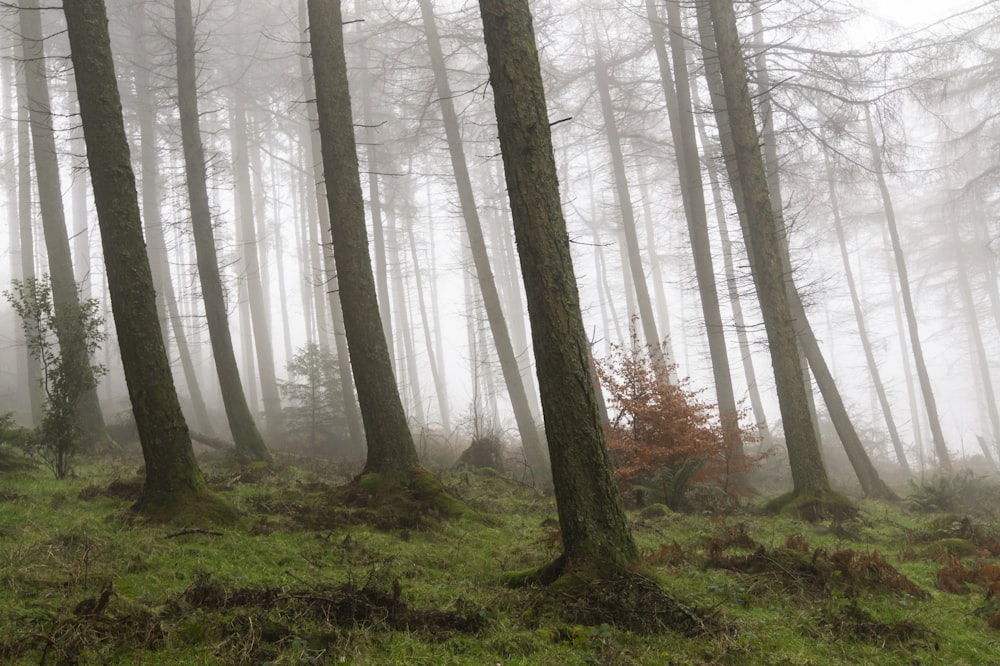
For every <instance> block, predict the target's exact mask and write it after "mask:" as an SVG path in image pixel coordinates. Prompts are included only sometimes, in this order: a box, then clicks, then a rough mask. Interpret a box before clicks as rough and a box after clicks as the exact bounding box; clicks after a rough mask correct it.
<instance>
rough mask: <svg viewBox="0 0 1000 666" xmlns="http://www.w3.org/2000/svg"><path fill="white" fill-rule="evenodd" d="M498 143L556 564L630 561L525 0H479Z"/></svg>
mask: <svg viewBox="0 0 1000 666" xmlns="http://www.w3.org/2000/svg"><path fill="white" fill-rule="evenodd" d="M480 11H481V14H482V18H483V26H484V34H485V39H486V52H487V56H488V62H489V68H490V82H491V84H492V86H493V100H494V105H495V107H496V115H497V125H498V130H499V135H500V148H501V152H502V155H503V161H504V168H505V173H506V180H507V191H508V192H509V196H510V206H511V213H512V215H513V220H514V234H515V237H516V239H517V248H518V254H519V255H520V260H521V275H522V276H523V279H524V287H525V294H526V296H527V301H528V317H529V320H530V322H531V337H532V342H533V345H534V349H535V359H536V361H537V366H536V367H537V373H538V386H539V389H540V391H541V399H542V411H543V413H544V417H545V432H546V435H547V440H548V446H549V454H550V457H551V461H552V478H553V483H554V488H555V495H556V506H557V510H558V513H559V525H560V528H561V533H562V542H563V556H562V557H561V558H560V560H559V561H557V564H556V566H555V567H554V570H553V571H552V573H555V574H556V575H558V574H559V573H561V571H560V568H561V567H565V568H574V567H587V568H593V569H595V570H596V571H598V572H599V573H600V574H602V575H605V576H613V575H614V574H615V573H616V572H615V569H622V568H627V567H632V566H635V565H636V564H637V563H638V562H639V552H638V549H637V547H636V545H635V542H634V541H633V539H632V534H631V532H630V531H629V527H628V523H627V521H626V520H625V512H624V510H623V508H622V502H621V497H620V496H619V494H618V489H617V487H616V486H615V482H614V479H613V478H612V475H611V463H610V460H609V459H608V453H607V449H606V448H605V442H604V433H603V431H602V430H601V423H600V416H599V413H598V407H597V399H596V396H595V393H594V388H593V383H592V382H591V376H590V362H589V357H590V354H589V350H590V344H589V342H588V341H587V337H586V334H585V332H584V329H583V318H582V315H581V313H580V296H579V292H578V290H577V285H576V277H575V275H574V273H573V261H572V257H571V254H570V246H569V235H568V233H567V230H566V223H565V220H564V219H563V214H562V209H561V204H560V197H559V183H558V179H557V177H556V166H555V160H554V157H553V153H552V138H551V133H550V130H549V119H548V115H547V112H546V106H545V94H544V91H543V89H542V78H541V70H540V67H539V63H538V53H537V51H536V47H535V39H534V30H533V28H532V25H531V14H530V11H529V9H528V3H527V1H526V0H520V1H515V0H481V2H480Z"/></svg>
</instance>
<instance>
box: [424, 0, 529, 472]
mask: <svg viewBox="0 0 1000 666" xmlns="http://www.w3.org/2000/svg"><path fill="white" fill-rule="evenodd" d="M419 3H420V11H421V14H422V16H423V21H424V32H425V33H426V35H427V48H428V50H429V51H430V57H431V63H432V65H433V68H434V81H435V84H436V87H437V93H438V98H439V102H440V106H441V116H442V119H443V121H444V128H445V134H446V135H447V140H448V152H449V154H450V155H451V166H452V170H453V171H454V174H455V185H456V189H457V190H458V199H459V203H460V205H461V208H462V219H463V220H464V222H465V230H466V233H467V235H468V239H469V246H470V252H471V254H472V262H473V264H474V266H475V269H476V281H477V282H478V284H479V289H480V292H481V294H482V298H483V307H484V308H485V310H486V319H487V322H488V323H489V326H490V332H491V333H492V335H493V344H494V346H495V348H496V352H497V358H498V360H499V362H500V371H501V373H502V374H503V378H504V383H505V384H506V387H507V395H508V396H509V397H510V402H511V408H512V409H513V411H514V420H515V421H516V423H517V431H518V434H519V435H520V437H521V446H522V447H524V455H525V458H526V460H527V463H528V465H529V466H530V467H531V468H532V469H534V470H535V471H536V473H538V472H540V470H543V469H545V468H546V467H547V463H546V461H545V457H544V454H543V453H542V443H541V440H540V439H539V437H538V428H537V426H536V424H535V420H534V419H533V418H532V416H531V406H530V404H531V403H530V402H529V401H528V393H527V391H526V390H525V388H524V381H523V380H522V379H521V369H520V367H519V366H518V363H517V355H516V354H514V345H513V344H512V343H511V341H510V331H509V329H508V328H507V322H506V320H505V318H504V313H503V307H502V306H501V304H500V294H499V292H498V291H497V285H496V280H495V279H494V277H493V269H492V268H491V266H490V258H489V254H488V252H487V251H486V239H485V238H484V237H483V227H482V224H481V222H480V221H479V211H478V210H477V208H476V200H475V194H474V193H473V190H472V180H471V178H470V176H469V169H468V165H467V164H466V161H465V153H464V151H463V148H462V137H461V132H460V130H459V126H458V115H457V114H456V113H455V104H454V102H453V96H452V94H451V86H450V85H449V83H448V76H447V73H446V70H445V62H444V55H443V54H442V52H441V40H440V37H439V36H438V31H437V25H436V24H435V21H434V14H433V10H432V8H431V3H430V0H419Z"/></svg>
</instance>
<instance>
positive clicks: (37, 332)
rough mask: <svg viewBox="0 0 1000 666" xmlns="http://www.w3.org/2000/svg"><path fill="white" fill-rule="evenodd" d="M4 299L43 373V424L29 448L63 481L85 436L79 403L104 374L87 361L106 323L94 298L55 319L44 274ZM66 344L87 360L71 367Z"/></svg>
mask: <svg viewBox="0 0 1000 666" xmlns="http://www.w3.org/2000/svg"><path fill="white" fill-rule="evenodd" d="M4 296H5V297H6V298H7V300H8V301H9V302H10V304H11V306H12V307H13V308H14V311H15V312H17V315H18V317H19V318H20V320H21V327H22V329H23V330H24V338H25V342H26V344H27V347H28V353H29V354H31V355H32V357H34V358H35V359H37V360H38V362H39V364H40V365H41V369H42V377H41V383H42V390H43V393H44V405H43V407H42V421H41V423H40V424H39V425H38V427H37V428H35V431H34V435H33V437H32V438H31V441H30V445H29V448H30V449H31V451H32V452H33V453H34V454H35V455H38V456H39V457H40V458H41V459H42V460H43V461H44V462H45V463H46V464H47V465H48V466H49V468H50V469H52V472H53V473H54V474H55V475H56V478H59V479H64V478H66V477H67V476H68V475H69V473H70V471H71V469H72V461H73V458H74V457H75V456H76V454H77V453H78V452H79V449H80V441H81V437H82V434H83V433H82V429H81V427H80V424H79V419H78V418H77V403H78V401H79V400H80V397H81V396H82V395H83V394H84V393H85V392H86V391H88V390H90V389H92V388H94V386H95V384H96V382H97V379H98V378H99V377H101V376H103V375H104V373H105V371H106V370H105V368H104V366H103V365H100V364H96V363H92V362H91V361H90V360H89V359H92V358H93V357H94V354H95V353H96V352H97V351H98V349H100V346H101V343H102V342H103V341H104V339H105V337H106V336H105V334H104V331H103V326H104V320H103V319H102V318H101V316H100V315H99V314H98V312H99V303H98V301H97V300H95V299H80V300H79V305H78V306H68V307H67V308H66V309H65V310H64V311H63V312H60V313H59V314H57V313H56V309H55V306H54V305H53V303H52V285H51V282H50V281H49V278H48V276H47V275H43V276H42V277H41V278H34V277H31V278H27V279H25V280H13V281H12V282H11V289H9V290H7V291H5V292H4ZM57 331H58V332H59V338H57V337H56V332H57ZM60 341H61V344H60ZM67 344H74V345H79V346H80V347H82V348H83V349H84V351H85V352H86V359H88V360H87V361H86V362H85V363H78V362H77V363H74V362H72V361H71V360H70V359H69V358H67V356H66V355H64V354H62V353H61V349H62V347H63V346H65V345H67Z"/></svg>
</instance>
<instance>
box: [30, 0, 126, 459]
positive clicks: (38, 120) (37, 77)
mask: <svg viewBox="0 0 1000 666" xmlns="http://www.w3.org/2000/svg"><path fill="white" fill-rule="evenodd" d="M18 18H19V19H20V26H21V39H22V44H23V49H24V59H25V60H24V71H25V90H26V92H27V105H28V117H29V124H30V126H31V146H32V148H33V150H34V157H35V175H36V177H37V186H38V202H39V210H40V212H41V217H42V229H43V231H44V234H43V235H44V237H45V250H46V254H47V255H48V259H49V274H50V275H49V278H50V280H51V283H52V305H53V308H54V309H55V315H56V320H55V328H56V338H57V339H58V340H59V348H60V350H61V351H60V353H61V354H62V356H63V358H64V360H65V362H66V363H67V367H68V368H74V370H73V374H74V375H76V376H78V377H81V378H83V377H89V378H90V381H89V382H88V383H89V384H90V387H89V388H88V389H87V390H86V391H84V392H83V394H82V395H81V396H80V397H79V398H78V400H77V404H76V418H77V421H78V423H79V425H80V427H81V428H82V431H83V436H84V438H85V440H86V442H87V444H89V445H90V446H93V445H96V444H99V443H105V442H108V441H110V438H109V437H108V431H107V429H106V428H105V426H104V414H103V413H102V412H101V405H100V402H99V401H98V399H97V382H96V381H95V380H94V377H93V375H94V373H93V370H92V369H91V366H90V359H89V358H87V352H86V349H85V348H84V341H83V340H81V339H78V336H74V335H70V334H68V333H67V331H66V330H65V325H64V324H62V323H61V322H65V321H68V320H69V319H68V318H70V317H72V314H71V313H75V312H78V311H79V308H80V295H79V293H78V291H77V285H76V278H75V277H74V274H73V259H72V254H71V250H70V243H69V234H68V232H67V230H66V214H65V211H64V210H63V203H62V186H61V185H60V178H59V164H58V161H57V159H56V142H55V133H54V130H53V125H52V103H51V101H50V99H49V87H48V81H47V79H46V77H47V74H46V71H45V69H46V68H45V47H44V43H43V36H42V17H41V10H40V8H39V4H38V0H24V1H23V2H22V3H21V5H20V10H19V11H18Z"/></svg>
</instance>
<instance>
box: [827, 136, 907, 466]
mask: <svg viewBox="0 0 1000 666" xmlns="http://www.w3.org/2000/svg"><path fill="white" fill-rule="evenodd" d="M823 162H824V164H825V165H826V183H827V187H828V188H829V190H830V208H831V209H832V212H833V226H834V228H835V229H836V231H837V242H838V244H839V245H840V258H841V260H842V261H843V264H844V277H845V278H846V280H847V289H848V291H849V292H850V294H851V304H852V305H853V307H854V319H855V321H856V322H857V325H858V335H859V336H860V338H861V346H862V348H863V349H864V352H865V360H866V362H867V363H868V371H869V372H870V373H871V376H872V382H874V384H875V394H876V395H877V396H878V401H879V405H880V406H881V408H882V415H883V416H884V417H885V424H886V427H887V428H888V429H889V438H890V439H891V440H892V446H893V449H894V450H895V452H896V460H898V461H899V465H900V467H902V468H903V471H904V472H906V475H907V476H909V475H910V464H909V463H908V462H907V460H906V451H905V450H904V449H903V441H902V440H901V439H900V437H899V431H898V430H897V429H896V421H895V419H893V417H892V407H891V405H890V404H889V398H888V396H887V395H886V392H885V386H884V385H883V384H882V375H881V374H880V373H879V371H878V363H876V362H875V353H874V352H873V351H872V344H871V340H870V339H869V338H868V327H867V325H866V324H865V316H864V313H863V312H862V311H861V299H860V298H859V297H858V288H857V286H856V285H855V283H854V272H853V271H852V270H851V260H850V256H849V255H848V253H847V239H846V238H845V236H844V225H843V223H842V222H841V220H840V204H839V202H838V198H837V189H836V186H835V185H834V183H835V182H836V181H835V180H834V174H833V166H832V165H831V164H830V157H829V155H828V154H827V151H826V149H825V148H824V150H823Z"/></svg>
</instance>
